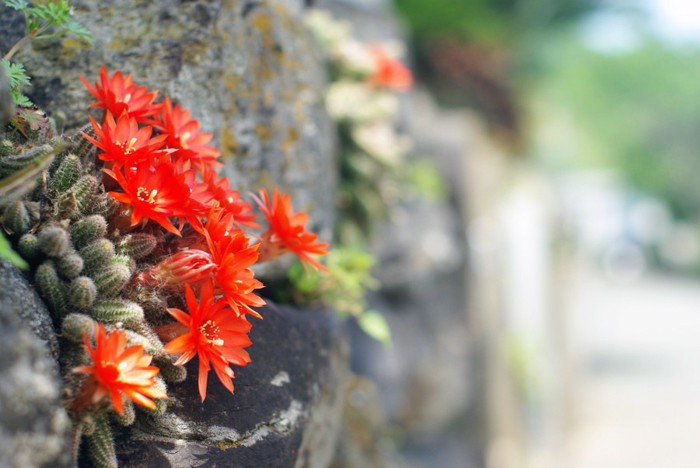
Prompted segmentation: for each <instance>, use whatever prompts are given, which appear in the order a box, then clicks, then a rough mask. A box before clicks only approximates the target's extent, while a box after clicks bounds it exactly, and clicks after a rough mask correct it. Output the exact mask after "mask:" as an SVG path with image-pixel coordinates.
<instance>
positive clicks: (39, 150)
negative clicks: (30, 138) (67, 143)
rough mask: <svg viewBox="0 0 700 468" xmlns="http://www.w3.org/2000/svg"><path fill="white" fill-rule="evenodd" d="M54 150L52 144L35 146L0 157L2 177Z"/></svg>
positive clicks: (0, 176)
mask: <svg viewBox="0 0 700 468" xmlns="http://www.w3.org/2000/svg"><path fill="white" fill-rule="evenodd" d="M53 151H54V148H53V146H51V145H50V144H48V143H47V144H45V145H40V146H35V147H34V148H32V149H29V150H27V151H25V152H24V153H21V154H13V155H9V156H5V157H3V158H0V179H1V178H3V177H7V176H9V175H10V174H12V173H14V172H17V171H19V170H21V169H24V168H25V167H27V166H29V165H31V164H32V163H35V162H37V161H39V160H41V159H42V158H44V157H46V156H47V155H49V154H50V153H52V152H53Z"/></svg>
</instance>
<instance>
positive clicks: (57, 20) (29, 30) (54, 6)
mask: <svg viewBox="0 0 700 468" xmlns="http://www.w3.org/2000/svg"><path fill="white" fill-rule="evenodd" d="M3 3H4V4H5V6H7V7H9V8H13V9H15V10H17V11H21V12H22V14H23V15H24V26H25V35H24V36H23V37H22V38H21V39H20V40H19V41H17V42H16V43H15V44H14V45H13V46H12V47H11V48H10V50H8V51H7V52H6V53H5V55H4V56H3V57H2V67H3V68H4V70H5V74H6V75H7V77H8V80H9V82H10V93H11V95H12V100H13V102H14V104H15V105H16V106H18V107H31V106H32V102H31V101H30V100H29V98H28V97H27V96H25V95H24V93H22V88H23V87H25V86H29V84H30V81H31V80H30V78H29V75H28V74H27V71H26V70H25V68H24V65H22V64H21V63H17V62H13V61H12V58H13V57H14V56H15V54H16V53H17V52H18V51H19V50H20V49H21V48H22V46H24V45H25V44H27V43H29V42H31V41H38V40H45V39H51V38H55V37H59V36H62V35H64V34H71V35H73V36H75V37H76V38H78V39H80V40H82V41H84V42H86V43H87V44H92V35H91V34H90V32H89V31H88V30H87V29H85V27H84V26H83V25H81V24H80V23H78V22H77V21H75V20H74V19H73V17H72V15H71V7H70V5H69V4H68V1H67V0H50V1H47V2H42V3H39V2H27V1H25V0H3Z"/></svg>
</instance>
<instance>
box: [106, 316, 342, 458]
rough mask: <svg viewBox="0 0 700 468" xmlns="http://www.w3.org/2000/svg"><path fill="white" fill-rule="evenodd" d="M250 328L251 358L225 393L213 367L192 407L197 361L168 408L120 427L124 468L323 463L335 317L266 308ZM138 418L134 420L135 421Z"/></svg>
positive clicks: (335, 415)
mask: <svg viewBox="0 0 700 468" xmlns="http://www.w3.org/2000/svg"><path fill="white" fill-rule="evenodd" d="M261 313H262V315H263V317H264V319H263V320H262V321H257V322H256V323H255V324H254V326H253V331H252V333H251V339H252V340H253V345H252V346H251V347H250V348H249V351H250V354H251V357H252V363H251V364H249V365H248V367H245V368H240V369H236V370H235V372H236V378H235V380H234V385H235V394H234V395H233V396H232V395H231V394H230V393H228V392H227V391H226V389H224V387H223V386H222V385H221V384H220V383H219V382H218V380H217V379H216V377H215V376H214V374H213V373H211V375H210V377H209V387H208V392H207V399H206V400H205V401H204V403H200V400H199V394H198V392H197V363H195V362H193V363H190V366H189V367H188V371H189V372H188V378H187V380H186V382H185V383H184V384H180V385H177V386H173V387H172V389H171V391H170V392H171V394H172V395H173V396H174V397H175V398H176V400H177V402H175V403H173V404H171V405H170V408H169V411H168V414H167V415H166V416H165V417H161V418H159V419H150V420H149V421H148V422H145V423H143V424H141V425H140V426H139V427H137V428H134V429H131V430H129V431H125V433H124V434H122V435H121V437H120V439H119V443H118V449H117V451H118V455H119V458H120V462H121V464H122V465H123V466H129V467H153V466H221V467H223V466H226V467H248V466H266V467H286V466H295V465H296V466H311V467H316V466H327V465H328V463H329V461H330V459H331V457H332V454H333V450H334V447H335V442H336V440H335V439H336V437H337V434H338V428H339V425H340V420H341V405H340V403H341V401H342V395H341V390H342V387H343V382H344V381H345V378H346V369H347V362H346V358H347V355H346V354H347V349H346V346H347V345H346V343H345V340H344V338H343V336H342V333H341V331H342V327H340V325H339V324H338V322H337V321H336V320H335V318H334V317H333V315H331V314H329V313H327V312H322V311H309V312H300V311H298V310H295V309H292V308H287V307H277V306H274V305H268V306H267V307H265V308H264V309H263V310H262V311H261ZM144 419H146V418H139V420H141V421H143V420H144Z"/></svg>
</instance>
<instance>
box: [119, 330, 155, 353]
mask: <svg viewBox="0 0 700 468" xmlns="http://www.w3.org/2000/svg"><path fill="white" fill-rule="evenodd" d="M124 333H126V341H127V342H128V343H129V344H131V345H139V346H141V347H142V348H143V350H144V351H145V352H146V353H147V354H150V355H151V356H157V355H159V354H163V344H162V343H161V342H160V341H158V342H157V343H154V342H153V340H150V339H148V338H146V337H145V336H143V335H142V334H140V333H138V332H135V331H133V330H124Z"/></svg>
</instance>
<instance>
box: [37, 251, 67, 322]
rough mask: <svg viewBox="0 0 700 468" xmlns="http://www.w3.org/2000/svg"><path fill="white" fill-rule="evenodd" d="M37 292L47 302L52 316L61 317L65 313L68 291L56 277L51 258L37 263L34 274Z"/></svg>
mask: <svg viewBox="0 0 700 468" xmlns="http://www.w3.org/2000/svg"><path fill="white" fill-rule="evenodd" d="M34 282H35V283H36V286H37V289H38V290H39V294H41V297H43V298H44V300H45V301H46V302H47V303H48V305H49V307H50V308H51V311H52V312H53V315H54V318H61V317H63V316H64V315H66V313H67V306H68V291H67V288H66V285H65V284H64V283H63V281H61V279H60V278H59V277H58V273H57V272H56V267H55V265H54V263H53V262H52V261H51V260H46V261H45V262H44V263H42V264H41V265H39V268H37V269H36V273H35V274H34Z"/></svg>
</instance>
